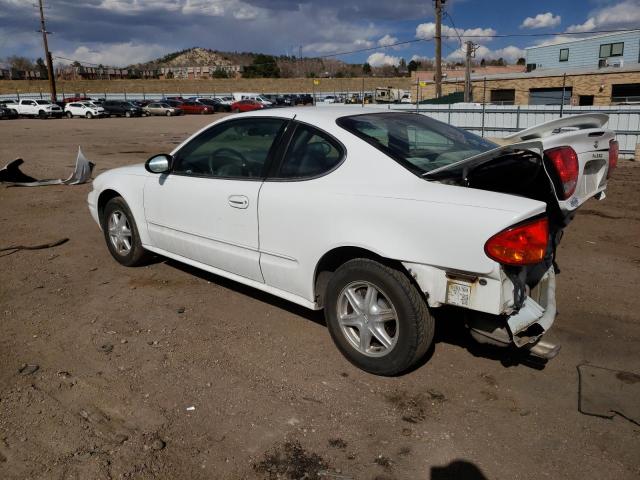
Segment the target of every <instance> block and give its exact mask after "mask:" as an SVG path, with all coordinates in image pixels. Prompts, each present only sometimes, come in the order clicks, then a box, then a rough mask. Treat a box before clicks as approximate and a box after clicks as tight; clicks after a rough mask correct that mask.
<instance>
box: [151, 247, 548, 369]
mask: <svg viewBox="0 0 640 480" xmlns="http://www.w3.org/2000/svg"><path fill="white" fill-rule="evenodd" d="M161 262H164V263H165V264H166V265H168V266H170V267H173V268H176V269H178V270H180V271H183V272H185V273H188V274H189V275H194V276H196V277H198V278H201V279H203V280H206V281H208V282H212V283H215V284H217V285H220V286H222V287H224V288H227V289H229V290H233V291H235V292H238V293H240V294H242V295H247V296H248V297H251V298H253V299H255V300H259V301H261V302H265V303H268V304H270V305H273V306H275V307H277V308H280V309H282V310H284V311H286V312H289V313H292V314H294V315H297V316H300V317H302V318H304V319H306V320H309V321H311V322H313V323H316V324H318V325H322V326H324V327H326V326H327V324H326V321H325V318H324V313H323V312H322V310H309V309H308V308H305V307H303V306H301V305H297V304H295V303H293V302H290V301H288V300H284V299H282V298H280V297H277V296H275V295H272V294H270V293H267V292H263V291H261V290H257V289H255V288H253V287H250V286H247V285H243V284H241V283H238V282H235V281H233V280H229V279H227V278H225V277H221V276H219V275H216V274H214V273H210V272H206V271H204V270H201V269H199V268H196V267H192V266H190V265H187V264H184V263H181V262H178V261H176V260H171V259H169V258H163V257H157V258H154V260H152V261H151V263H161ZM431 313H432V315H433V316H434V318H435V334H434V341H433V343H432V344H431V346H430V347H429V350H427V353H426V354H425V355H424V356H423V357H422V358H421V359H420V360H419V361H418V362H417V363H416V364H415V365H414V366H413V367H411V368H410V369H409V370H407V371H406V372H404V374H407V373H410V372H413V371H415V370H417V369H419V368H421V367H422V366H424V365H425V364H426V363H427V362H429V360H430V359H431V357H433V355H434V353H435V349H436V348H437V345H438V344H440V343H448V344H450V345H457V346H459V347H462V348H464V349H466V350H467V351H468V352H469V353H471V354H472V355H473V356H474V357H480V358H487V359H490V360H495V361H498V362H500V364H501V365H502V366H503V367H505V368H509V367H516V366H520V365H522V366H526V367H529V368H533V369H536V370H542V369H544V368H545V366H546V362H545V361H544V360H541V359H538V358H536V357H532V356H531V355H530V354H529V353H528V352H526V351H523V350H519V349H517V348H515V347H512V348H509V347H495V346H492V345H484V344H480V343H478V342H476V341H475V340H474V339H473V338H472V337H471V335H470V334H469V331H468V329H467V327H466V326H465V322H464V314H465V311H464V310H463V309H461V308H456V307H448V306H444V307H440V308H437V309H432V310H431Z"/></svg>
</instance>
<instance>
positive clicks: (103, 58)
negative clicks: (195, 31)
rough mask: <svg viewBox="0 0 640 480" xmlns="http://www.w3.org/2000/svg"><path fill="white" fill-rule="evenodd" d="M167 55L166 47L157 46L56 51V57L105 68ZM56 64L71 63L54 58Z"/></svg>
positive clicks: (100, 46)
mask: <svg viewBox="0 0 640 480" xmlns="http://www.w3.org/2000/svg"><path fill="white" fill-rule="evenodd" d="M165 53H167V52H166V49H165V48H164V47H161V46H160V45H155V44H136V43H132V42H127V43H111V44H97V45H91V46H87V45H81V46H79V47H77V48H76V49H75V50H74V51H54V52H53V53H52V55H53V56H54V57H65V58H68V59H72V60H77V61H79V62H80V63H83V62H87V63H90V64H96V65H98V64H102V65H105V66H114V67H124V66H126V65H131V64H133V63H140V62H146V61H148V60H152V59H154V58H157V57H159V56H161V55H163V54H165ZM54 60H55V61H56V62H58V61H60V63H71V62H69V61H68V60H60V59H57V58H54Z"/></svg>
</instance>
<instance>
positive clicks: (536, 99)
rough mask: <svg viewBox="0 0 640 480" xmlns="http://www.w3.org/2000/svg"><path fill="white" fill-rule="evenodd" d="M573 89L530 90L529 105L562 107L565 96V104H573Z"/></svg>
mask: <svg viewBox="0 0 640 480" xmlns="http://www.w3.org/2000/svg"><path fill="white" fill-rule="evenodd" d="M571 94H572V88H571V87H566V88H565V89H564V93H563V89H562V87H560V88H531V89H529V105H561V104H562V103H563V102H562V97H563V96H564V104H565V105H569V104H570V103H571Z"/></svg>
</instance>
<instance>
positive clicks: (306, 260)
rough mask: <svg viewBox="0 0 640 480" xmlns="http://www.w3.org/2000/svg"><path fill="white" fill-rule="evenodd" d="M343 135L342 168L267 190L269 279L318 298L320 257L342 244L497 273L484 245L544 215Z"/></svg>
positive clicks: (263, 237) (264, 246)
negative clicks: (432, 178)
mask: <svg viewBox="0 0 640 480" xmlns="http://www.w3.org/2000/svg"><path fill="white" fill-rule="evenodd" d="M336 136H337V135H336ZM339 139H340V140H341V141H342V142H343V144H344V145H345V146H346V149H347V152H348V153H347V157H346V158H345V160H344V162H343V164H342V165H341V166H340V167H339V168H337V169H336V170H334V171H333V172H331V173H329V174H328V175H326V176H324V177H320V178H316V179H312V180H306V181H284V182H283V181H280V182H279V181H268V182H265V184H264V185H263V187H262V189H261V192H260V200H259V210H258V216H259V222H260V250H261V252H262V253H261V267H262V272H263V275H264V278H265V281H266V283H267V284H269V285H272V286H274V287H277V288H280V289H283V290H285V291H288V292H291V293H295V294H297V295H300V296H303V297H305V298H307V299H309V300H311V301H313V296H314V285H313V283H314V277H315V269H316V266H317V264H318V262H319V260H320V259H321V258H322V256H323V255H324V254H325V253H327V252H329V251H330V250H332V249H334V248H338V247H342V246H355V247H361V248H364V249H367V250H370V251H372V252H374V253H376V254H378V255H380V256H383V257H386V258H391V259H396V260H400V261H405V262H411V263H417V264H424V265H432V266H438V267H444V268H447V269H455V270H461V271H468V272H475V273H481V274H484V275H489V274H494V275H496V274H497V271H496V268H495V267H496V263H495V262H494V261H492V260H491V259H489V258H488V257H487V256H486V255H485V253H484V244H485V242H486V240H487V239H488V238H489V237H491V236H492V235H494V234H495V233H497V232H498V231H500V230H502V229H504V228H506V227H508V226H510V225H512V224H514V223H517V222H519V221H521V220H524V219H526V218H529V217H531V216H533V215H536V214H538V213H542V212H544V211H545V205H544V204H543V203H541V202H537V201H533V200H529V199H526V198H521V197H515V196H511V195H503V194H498V193H493V192H486V191H481V190H472V189H467V188H462V187H456V186H449V185H443V184H438V183H434V182H428V181H426V180H423V179H421V178H418V177H417V176H415V175H414V174H412V173H410V172H409V171H408V170H406V169H405V168H404V167H402V166H400V165H399V164H397V163H396V162H395V161H394V160H392V159H390V158H389V157H387V156H386V155H384V154H382V153H381V152H379V151H378V150H376V149H375V148H373V147H372V146H370V145H368V144H367V143H365V142H363V141H361V140H359V139H357V138H356V137H355V136H352V135H350V134H348V136H345V135H343V136H341V137H340V138H339Z"/></svg>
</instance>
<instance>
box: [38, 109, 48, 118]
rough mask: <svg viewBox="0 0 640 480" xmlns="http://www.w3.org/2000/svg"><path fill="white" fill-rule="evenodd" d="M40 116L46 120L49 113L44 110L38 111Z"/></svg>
mask: <svg viewBox="0 0 640 480" xmlns="http://www.w3.org/2000/svg"><path fill="white" fill-rule="evenodd" d="M38 118H40V119H43V120H44V119H45V118H47V114H46V113H45V112H44V110H40V111H39V112H38Z"/></svg>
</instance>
